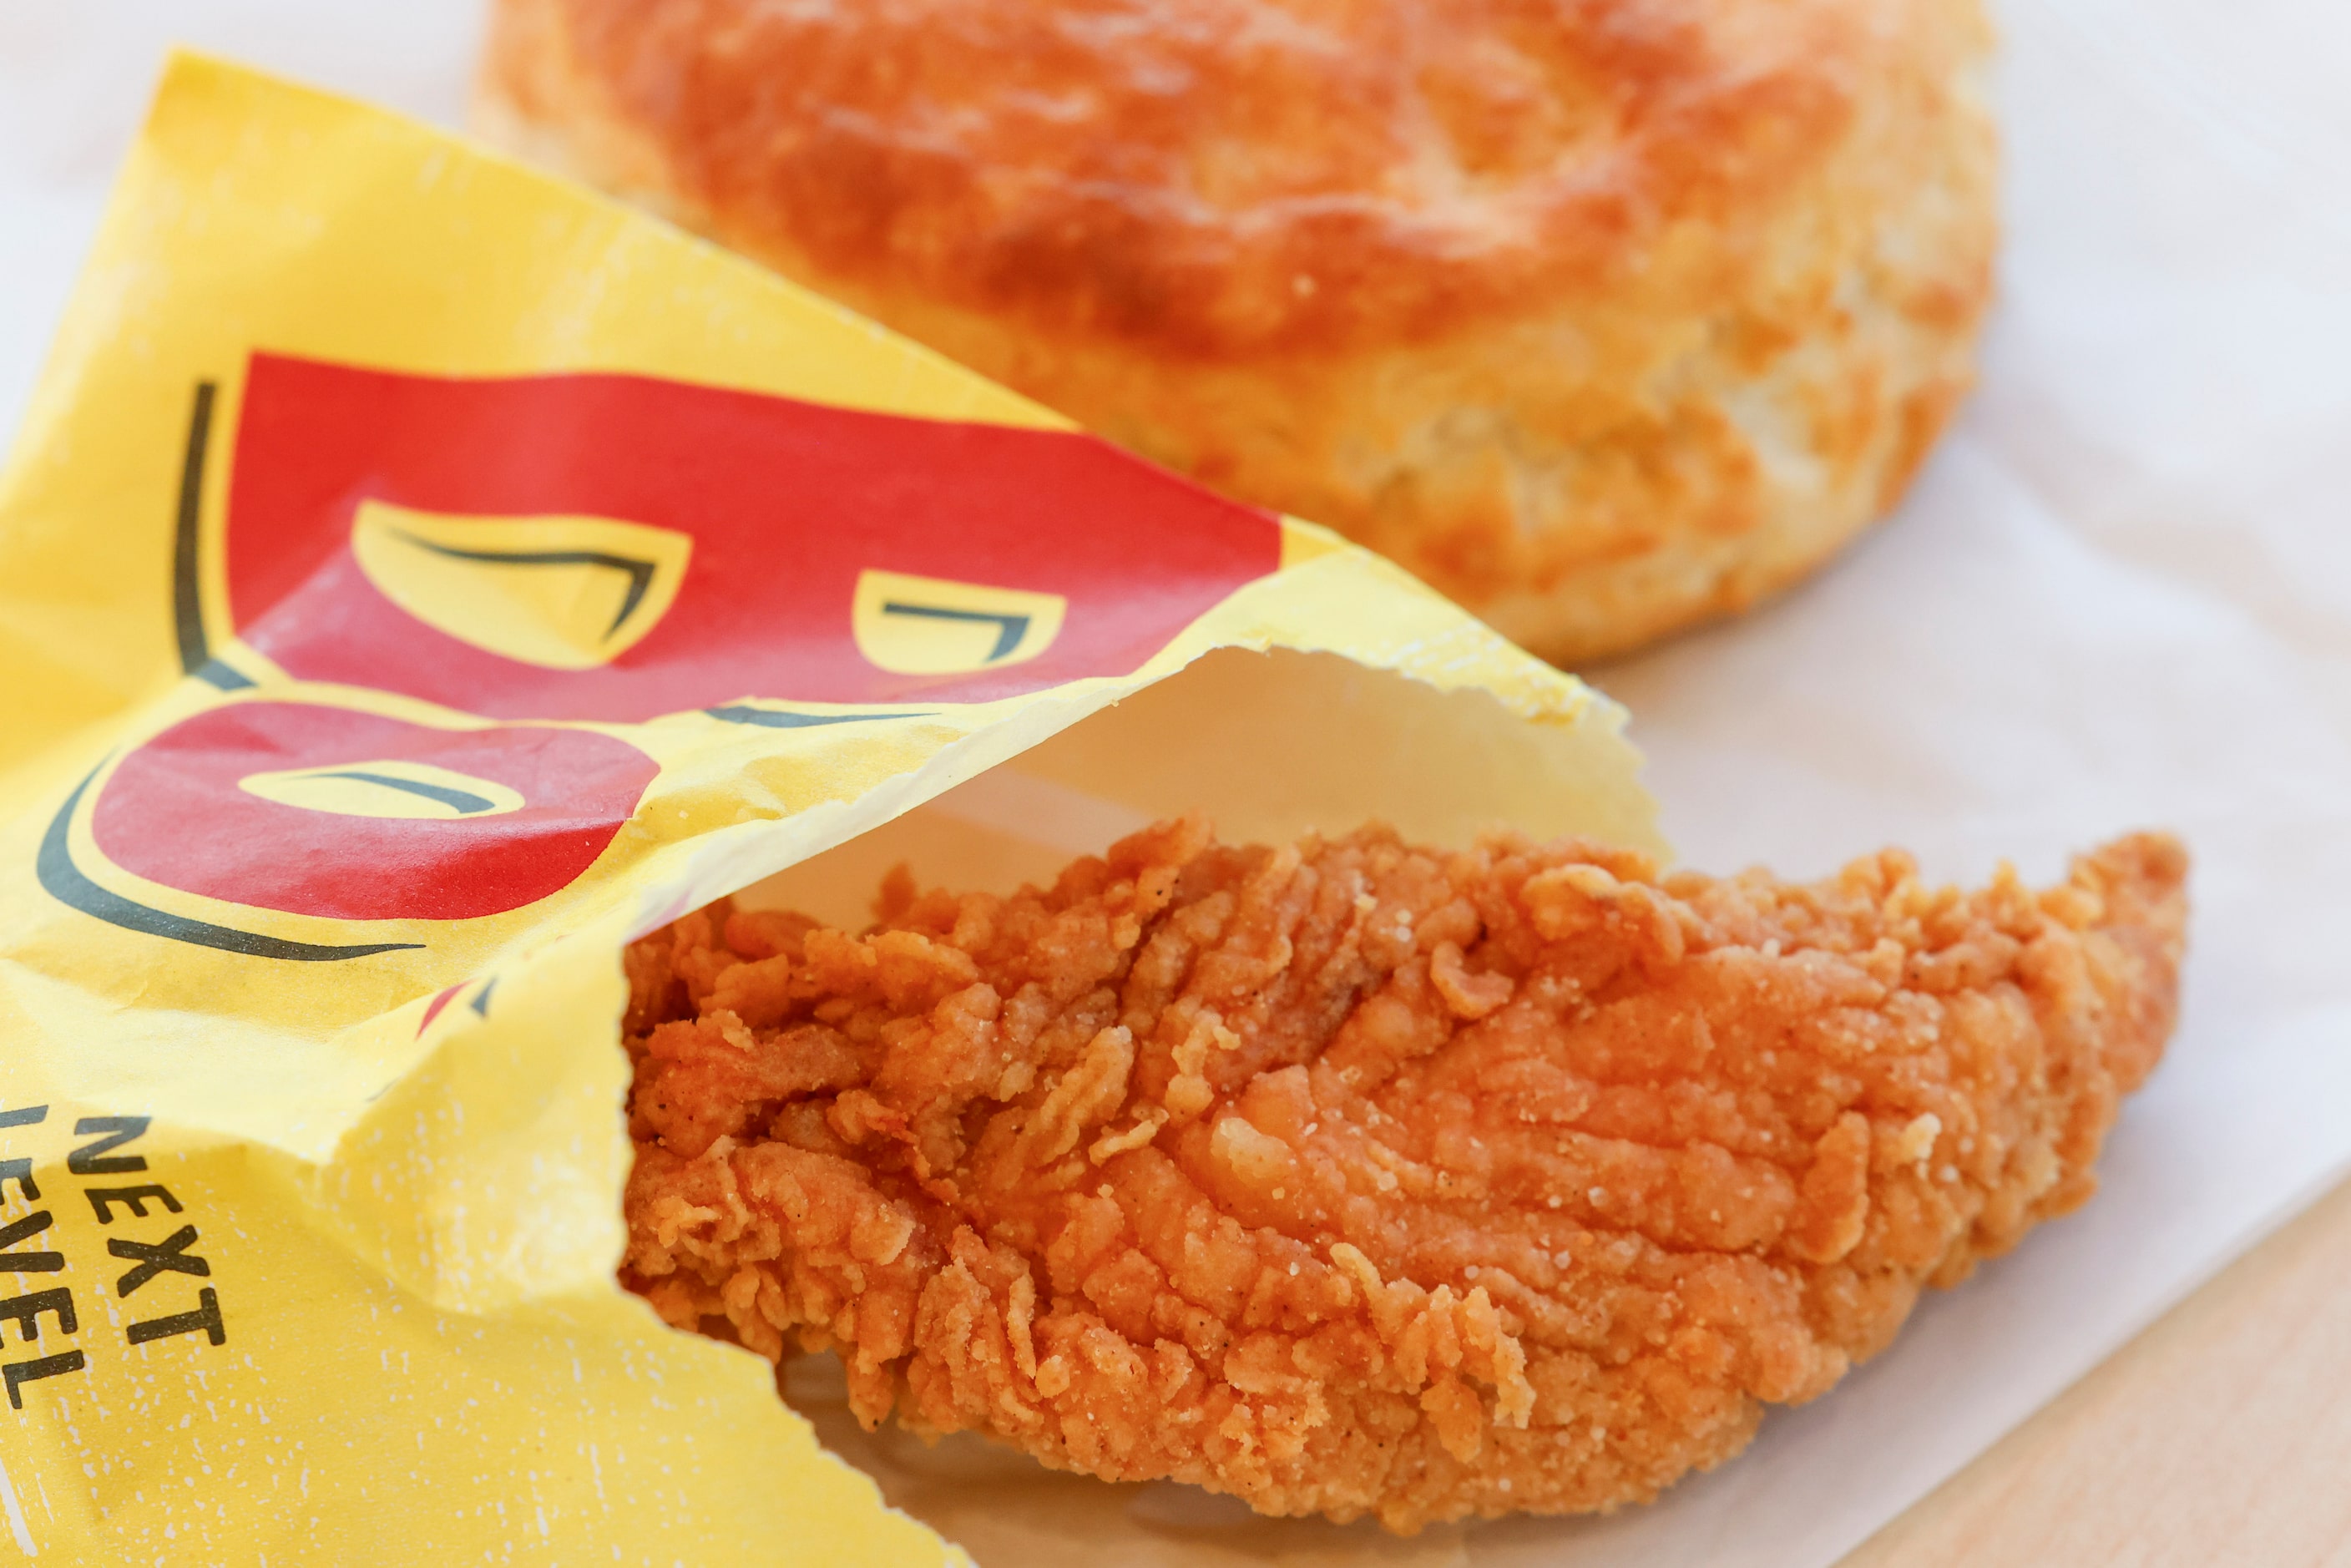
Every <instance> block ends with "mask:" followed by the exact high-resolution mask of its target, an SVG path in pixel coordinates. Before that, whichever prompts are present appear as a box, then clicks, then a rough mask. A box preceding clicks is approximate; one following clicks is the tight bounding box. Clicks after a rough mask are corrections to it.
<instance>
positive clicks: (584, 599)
mask: <svg viewBox="0 0 2351 1568" xmlns="http://www.w3.org/2000/svg"><path fill="white" fill-rule="evenodd" d="M693 551H694V539H693V538H692V537H691V536H690V535H687V534H683V533H680V532H678V531H677V530H676V529H674V528H654V527H653V526H651V525H650V524H646V523H625V522H622V521H620V520H619V519H617V518H613V517H463V516H459V515H456V514H454V513H448V512H421V511H416V510H414V509H413V508H410V507H395V506H392V505H391V504H390V503H389V502H384V501H373V500H369V501H361V502H360V507H359V515H358V516H357V517H355V518H354V519H353V520H352V523H351V554H352V555H353V556H354V557H355V558H357V559H358V561H359V563H360V570H361V571H363V572H365V573H366V574H367V578H368V580H369V581H370V582H371V583H373V584H374V585H375V587H376V590H377V591H379V592H381V594H382V595H383V596H384V597H385V598H386V599H389V600H391V601H392V602H393V603H394V604H397V605H399V606H400V607H401V608H402V610H404V611H406V612H408V613H409V614H411V615H413V616H414V617H416V619H417V620H419V621H422V622H424V623H425V624H426V625H428V626H430V627H432V628H433V629H434V630H435V631H437V632H445V633H447V634H448V635H449V636H452V637H455V638H456V639H457V640H458V641H460V642H463V643H471V644H473V645H474V646H475V647H476V648H480V649H483V650H485V651H486V652H488V653H496V654H499V655H500V656H502V657H505V658H508V659H513V660H516V661H517V662H519V663H521V664H537V665H539V666H541V667H542V668H546V669H550V670H587V669H593V668H594V667H596V666H597V665H599V664H610V663H611V661H612V660H614V659H616V658H618V657H619V656H620V655H621V654H622V653H626V652H627V651H628V650H629V649H630V648H632V647H634V646H635V645H636V643H637V642H638V640H639V639H641V638H643V636H644V634H645V633H646V632H650V631H652V630H653V627H654V626H656V625H658V624H659V623H660V622H661V618H662V617H663V616H664V614H666V613H668V611H669V607H670V605H671V604H673V603H674V602H675V601H676V599H677V591H678V585H679V584H680V583H681V582H683V581H684V578H685V563H686V559H687V558H688V557H689V556H691V555H692V554H693Z"/></svg>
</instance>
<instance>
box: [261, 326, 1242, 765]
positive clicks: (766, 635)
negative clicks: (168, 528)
mask: <svg viewBox="0 0 2351 1568" xmlns="http://www.w3.org/2000/svg"><path fill="white" fill-rule="evenodd" d="M226 555H227V568H228V590H229V592H228V598H229V604H230V608H231V612H232V614H233V616H234V619H235V627H236V631H237V633H238V635H240V636H241V637H242V638H243V639H244V640H245V642H246V643H247V644H248V645H249V646H251V647H253V648H254V649H255V650H256V651H257V652H259V653H263V654H265V655H266V656H267V657H268V658H269V659H271V660H272V661H273V662H275V663H276V664H277V665H278V666H279V667H280V668H281V669H283V670H285V671H286V672H287V674H291V675H293V676H295V677H297V678H298V679H303V680H314V681H331V682H338V683H343V684H348V685H366V686H374V687H378V688H381V689H383V690H389V691H397V692H400V693H402V694H404V695H410V696H415V697H422V698H424V699H425V700H427V701H431V702H434V703H439V704H442V705H443V706H448V707H453V708H457V709H460V710H463V711H465V712H470V713H479V714H484V715H486V716H494V717H498V718H526V717H528V718H556V719H600V720H607V721H618V722H637V721H642V720H644V719H650V718H653V717H654V716H659V715H662V714H666V713H675V712H679V711H682V710H684V709H689V708H701V707H708V706H714V705H717V704H723V703H728V702H733V701H736V700H737V699H741V698H746V697H752V698H773V699H781V700H787V701H789V700H799V701H807V702H821V703H848V704H855V703H927V702H978V701H985V700H987V699H990V698H996V697H1003V696H1011V695H1019V694H1021V693H1025V692H1032V691H1038V690H1041V689H1043V688H1045V687H1048V686H1051V685H1059V684H1061V683H1062V682H1066V681H1070V680H1074V679H1078V678H1081V677H1083V676H1088V675H1123V674H1129V673H1131V672H1132V671H1134V669H1136V668H1137V667H1139V666H1140V665H1141V664H1144V662H1145V661H1146V660H1148V659H1149V658H1150V657H1151V656H1152V654H1154V653H1157V652H1158V651H1159V649H1161V648H1162V647H1164V646H1165V645H1166V643H1168V642H1169V641H1171V640H1172V639H1173V638H1174V637H1175V635H1176V634H1177V633H1178V632H1181V631H1182V630H1183V629H1184V628H1185V627H1186V626H1187V625H1189V624H1190V623H1191V622H1193V621H1195V620H1196V619H1198V617H1199V616H1201V615H1202V614H1204V613H1206V612H1207V611H1208V610H1209V609H1211V608H1212V607H1214V606H1215V605H1216V604H1217V602H1218V601H1220V600H1222V599H1224V598H1225V597H1226V596H1227V595H1228V594H1230V593H1231V592H1232V591H1234V590H1235V589H1237V588H1238V587H1240V586H1241V585H1243V584H1244V583H1247V582H1249V581H1250V580H1254V579H1256V578H1259V577H1262V576H1264V575H1266V574H1267V573H1269V572H1270V571H1272V570H1274V569H1275V567H1276V566H1277V565H1278V563H1279V558H1280V526H1279V524H1278V523H1277V522H1276V521H1275V520H1274V519H1273V518H1272V517H1270V516H1267V515H1266V514H1263V513H1259V512H1256V511H1252V510H1249V509H1248V508H1246V507H1238V506H1235V505H1233V504H1231V503H1229V502H1227V501H1224V500H1221V499H1219V498H1217V497H1215V496H1212V495H1210V494H1209V493H1207V491H1205V490H1202V489H1199V488H1198V487H1196V486H1193V485H1190V484H1188V483H1186V482H1185V481H1183V480H1180V479H1177V478H1175V477H1174V476H1171V475H1167V474H1165V473H1162V472H1160V471H1159V470H1157V469H1155V468H1153V467H1150V466H1149V465H1145V464H1143V463H1140V462H1137V461H1136V460H1134V458H1131V457H1128V456H1126V455H1123V454H1122V453H1120V452H1118V451H1116V450H1114V449H1113V448H1112V447H1110V446H1107V445H1105V444H1102V443H1101V442H1099V441H1096V440H1093V439H1092V438H1091V437H1087V436H1081V435H1075V434H1064V433H1060V432H1053V431H1038V430H1017V429H1008V428H1005V427H1001V426H997V425H986V424H960V423H946V422H940V421H933V420H920V419H906V418H900V417H897V416H894V415H889V414H879V413H856V412H852V411H849V410H844V409H837V408H825V407H820V406H818V405H816V404H812V403H804V402H794V401H791V400H789V399H786V398H777V397H767V396H761V395H758V394H754V393H750V392H729V391H724V390H721V389H717V388H712V387H701V386H690V385H685V384H683V383H679V382H662V381H653V380H651V379H648V378H645V377H642V376H631V375H554V376H532V377H522V378H516V379H511V380H479V381H457V380H446V379H440V378H434V377H426V376H411V375H399V374H393V373H390V372H387V371H369V370H358V369H353V368H351V367H349V366H342V365H329V364H319V363H315V362H312V361H302V360H292V359H285V358H280V357H277V356H273V355H256V356H255V357H254V359H253V362H252V367H251V371H250V374H249V376H248V378H247V381H246V392H245V402H244V409H243V413H242V414H241V416H240V419H239V422H238V430H237V438H236V454H235V470H234V473H233V476H232V479H231V485H230V490H229V508H228V528H227V551H226Z"/></svg>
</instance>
